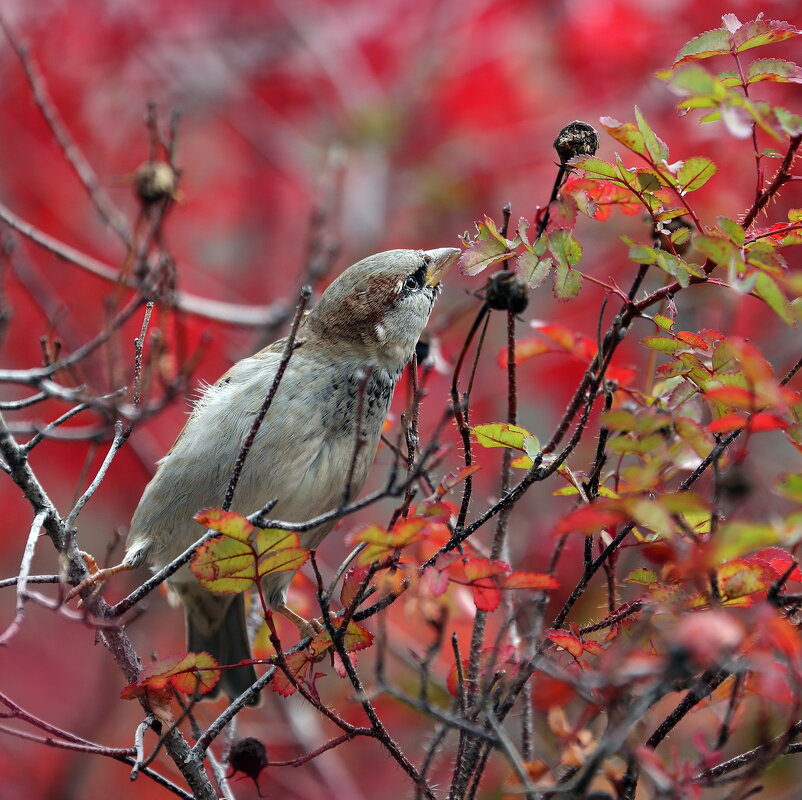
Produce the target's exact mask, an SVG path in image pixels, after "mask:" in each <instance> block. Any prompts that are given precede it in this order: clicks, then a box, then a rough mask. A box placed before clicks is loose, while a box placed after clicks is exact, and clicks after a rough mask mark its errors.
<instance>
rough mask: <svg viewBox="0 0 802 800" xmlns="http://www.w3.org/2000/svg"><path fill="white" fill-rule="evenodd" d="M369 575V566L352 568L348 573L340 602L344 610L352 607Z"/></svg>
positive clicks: (341, 590) (341, 589) (344, 579)
mask: <svg viewBox="0 0 802 800" xmlns="http://www.w3.org/2000/svg"><path fill="white" fill-rule="evenodd" d="M369 574H370V567H368V566H361V567H350V568H349V569H348V570H347V571H346V573H345V576H344V577H343V583H342V587H341V588H340V602H341V603H342V605H343V608H350V607H351V604H352V603H353V602H354V600H355V599H356V598H357V596H358V594H359V590H360V589H361V588H362V586H363V584H364V582H365V579H366V578H367V576H368V575H369Z"/></svg>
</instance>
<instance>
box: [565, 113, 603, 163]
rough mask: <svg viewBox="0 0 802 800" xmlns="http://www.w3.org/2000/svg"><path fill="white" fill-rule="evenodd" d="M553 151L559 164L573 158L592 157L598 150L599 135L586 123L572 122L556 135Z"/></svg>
mask: <svg viewBox="0 0 802 800" xmlns="http://www.w3.org/2000/svg"><path fill="white" fill-rule="evenodd" d="M554 149H555V150H556V151H557V155H558V156H559V157H560V163H561V164H565V163H566V162H567V161H568V160H569V159H571V158H573V157H574V156H592V155H595V153H596V151H597V150H598V149H599V134H598V133H596V129H595V128H593V127H592V126H590V125H588V123H587V122H580V121H579V120H574V122H570V123H568V125H566V126H565V127H564V128H563V129H562V130H561V131H560V132H559V134H557V138H556V139H555V140H554Z"/></svg>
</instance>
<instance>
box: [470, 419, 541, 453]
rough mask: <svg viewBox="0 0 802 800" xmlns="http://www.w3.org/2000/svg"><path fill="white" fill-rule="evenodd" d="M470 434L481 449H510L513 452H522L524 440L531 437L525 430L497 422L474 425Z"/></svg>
mask: <svg viewBox="0 0 802 800" xmlns="http://www.w3.org/2000/svg"><path fill="white" fill-rule="evenodd" d="M471 433H472V434H473V435H474V436H475V437H476V442H477V444H480V445H481V446H482V447H511V448H513V449H514V450H524V440H525V439H526V438H527V437H529V436H531V435H532V434H530V433H529V431H528V430H526V428H521V427H520V426H518V425H508V424H507V423H498V422H494V423H490V424H488V425H474V426H473V427H472V428H471Z"/></svg>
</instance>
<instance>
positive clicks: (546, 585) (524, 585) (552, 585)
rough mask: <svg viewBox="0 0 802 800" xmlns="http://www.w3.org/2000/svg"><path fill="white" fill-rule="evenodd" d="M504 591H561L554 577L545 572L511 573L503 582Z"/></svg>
mask: <svg viewBox="0 0 802 800" xmlns="http://www.w3.org/2000/svg"><path fill="white" fill-rule="evenodd" d="M501 584H502V588H504V589H559V588H560V584H559V582H558V581H557V579H556V578H555V577H554V576H553V575H547V574H546V573H544V572H511V573H510V574H509V575H507V577H506V578H504V580H503V581H502V582H501Z"/></svg>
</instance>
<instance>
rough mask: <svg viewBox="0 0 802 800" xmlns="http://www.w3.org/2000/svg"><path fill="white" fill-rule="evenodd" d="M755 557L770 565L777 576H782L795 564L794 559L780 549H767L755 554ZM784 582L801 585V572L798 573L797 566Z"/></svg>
mask: <svg viewBox="0 0 802 800" xmlns="http://www.w3.org/2000/svg"><path fill="white" fill-rule="evenodd" d="M755 556H756V557H757V558H761V559H763V561H767V562H768V563H769V564H771V566H772V567H773V568H774V569H775V570H776V571H777V573H778V574H779V575H784V574H785V571H786V570H787V569H788V568H789V567H791V565H794V564H796V560H795V559H794V557H793V556H792V555H791V554H790V553H789V552H788V551H787V550H783V549H782V548H780V547H767V548H765V549H764V550H761V551H760V552H759V553H755ZM786 580H788V581H798V582H800V583H802V572H800V570H799V567H798V566H795V567H794V569H793V571H792V572H791V573H790V575H788V577H787V578H786Z"/></svg>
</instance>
